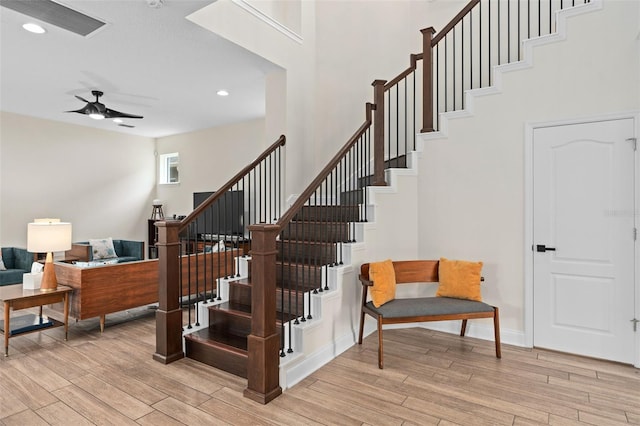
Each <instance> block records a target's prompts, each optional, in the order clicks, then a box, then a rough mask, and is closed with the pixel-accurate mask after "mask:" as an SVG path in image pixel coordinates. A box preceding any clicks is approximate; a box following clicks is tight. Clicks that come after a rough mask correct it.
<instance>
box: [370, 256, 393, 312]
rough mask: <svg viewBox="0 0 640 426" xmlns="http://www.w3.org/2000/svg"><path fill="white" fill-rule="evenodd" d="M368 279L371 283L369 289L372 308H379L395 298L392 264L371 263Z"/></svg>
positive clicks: (388, 261)
mask: <svg viewBox="0 0 640 426" xmlns="http://www.w3.org/2000/svg"><path fill="white" fill-rule="evenodd" d="M369 279H370V280H371V281H373V286H372V287H371V289H370V293H371V301H372V302H373V306H375V307H376V308H379V307H380V306H382V305H384V304H385V303H387V302H389V301H391V300H393V299H395V297H396V271H395V270H394V269H393V262H392V261H391V260H390V259H389V260H385V261H384V262H373V263H371V264H370V265H369Z"/></svg>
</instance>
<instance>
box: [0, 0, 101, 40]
mask: <svg viewBox="0 0 640 426" xmlns="http://www.w3.org/2000/svg"><path fill="white" fill-rule="evenodd" d="M0 5H2V6H4V7H6V8H8V9H12V10H15V11H16V12H20V13H23V14H25V15H28V16H31V17H32V18H36V19H39V20H40V21H42V22H47V23H49V24H51V25H55V26H56V27H60V28H64V29H65V30H68V31H71V32H73V33H76V34H79V35H81V36H87V35H89V34H91V33H92V32H94V31H95V30H97V29H98V28H100V27H102V26H103V25H105V23H104V22H102V21H99V20H97V19H95V18H92V17H91V16H87V15H85V14H83V13H80V12H78V11H76V10H73V9H70V8H68V7H67V6H63V5H61V4H60V3H56V2H54V1H51V0H38V1H34V0H29V1H24V0H0Z"/></svg>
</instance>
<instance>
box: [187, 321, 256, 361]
mask: <svg viewBox="0 0 640 426" xmlns="http://www.w3.org/2000/svg"><path fill="white" fill-rule="evenodd" d="M185 339H189V340H192V341H194V342H198V343H200V344H203V345H207V346H213V347H223V348H224V349H227V350H230V351H232V352H235V353H237V354H239V355H245V356H246V354H247V337H246V336H239V335H237V334H233V333H227V332H226V331H224V330H219V329H216V328H214V327H208V328H203V329H201V330H197V331H194V332H193V333H190V334H187V335H185Z"/></svg>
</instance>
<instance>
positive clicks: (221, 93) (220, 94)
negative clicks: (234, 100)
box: [216, 90, 229, 96]
mask: <svg viewBox="0 0 640 426" xmlns="http://www.w3.org/2000/svg"><path fill="white" fill-rule="evenodd" d="M216 93H217V95H218V96H229V92H227V91H226V90H218V91H217V92H216Z"/></svg>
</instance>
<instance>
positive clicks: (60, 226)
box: [27, 219, 71, 291]
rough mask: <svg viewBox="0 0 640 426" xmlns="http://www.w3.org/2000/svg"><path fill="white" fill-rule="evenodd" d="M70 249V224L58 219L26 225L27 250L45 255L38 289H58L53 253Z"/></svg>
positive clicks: (36, 221)
mask: <svg viewBox="0 0 640 426" xmlns="http://www.w3.org/2000/svg"><path fill="white" fill-rule="evenodd" d="M69 249H71V224H70V223H67V222H60V219H34V221H33V222H32V223H29V224H28V225H27V250H28V251H30V252H32V253H47V259H46V260H45V263H44V273H43V275H42V282H41V284H40V289H41V290H42V291H53V290H55V289H56V288H58V280H57V279H56V270H55V266H54V264H53V252H54V251H65V250H69Z"/></svg>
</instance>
